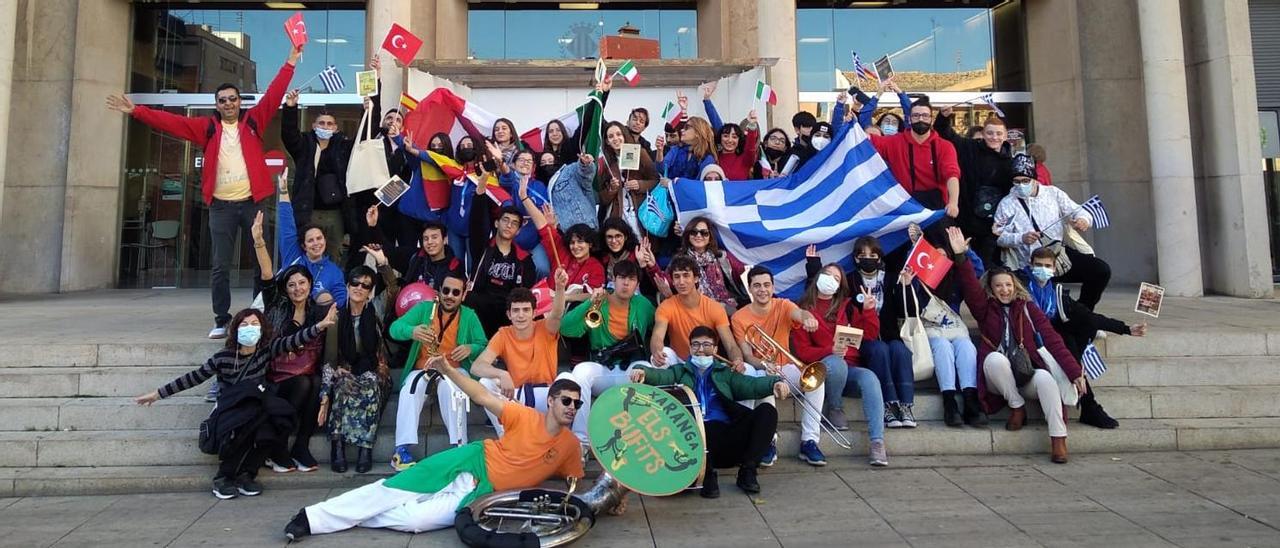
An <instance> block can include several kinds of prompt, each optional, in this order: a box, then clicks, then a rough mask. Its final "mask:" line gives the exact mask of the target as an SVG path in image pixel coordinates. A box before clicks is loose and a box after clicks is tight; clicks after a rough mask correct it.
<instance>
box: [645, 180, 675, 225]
mask: <svg viewBox="0 0 1280 548" xmlns="http://www.w3.org/2000/svg"><path fill="white" fill-rule="evenodd" d="M670 192H671V191H670V190H668V189H667V186H666V185H664V184H658V185H657V186H655V187H653V190H651V191H649V195H648V196H646V197H645V198H644V202H643V203H641V204H640V207H639V208H638V209H637V210H636V218H638V219H639V220H640V225H641V226H643V227H644V229H645V231H646V232H648V233H649V234H652V235H654V236H657V237H659V238H662V237H665V236H666V235H667V233H668V232H670V231H671V225H672V224H673V223H675V221H676V212H675V208H674V207H672V204H671V195H670Z"/></svg>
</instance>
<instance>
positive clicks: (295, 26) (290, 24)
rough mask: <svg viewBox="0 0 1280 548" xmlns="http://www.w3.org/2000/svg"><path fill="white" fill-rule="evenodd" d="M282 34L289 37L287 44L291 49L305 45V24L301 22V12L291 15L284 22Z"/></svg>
mask: <svg viewBox="0 0 1280 548" xmlns="http://www.w3.org/2000/svg"><path fill="white" fill-rule="evenodd" d="M284 33H285V34H288V35H289V42H290V43H292V44H293V47H295V48H296V47H300V46H302V45H303V44H305V43H307V23H306V22H305V21H303V20H302V12H297V13H294V14H293V17H290V18H288V19H286V20H285V22H284Z"/></svg>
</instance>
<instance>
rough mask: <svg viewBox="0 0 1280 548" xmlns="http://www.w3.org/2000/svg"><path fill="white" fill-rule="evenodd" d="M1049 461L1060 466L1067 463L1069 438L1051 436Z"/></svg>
mask: <svg viewBox="0 0 1280 548" xmlns="http://www.w3.org/2000/svg"><path fill="white" fill-rule="evenodd" d="M1049 460H1051V461H1053V462H1056V463H1058V464H1064V463H1066V462H1067V437H1066V436H1051V437H1050V438H1049Z"/></svg>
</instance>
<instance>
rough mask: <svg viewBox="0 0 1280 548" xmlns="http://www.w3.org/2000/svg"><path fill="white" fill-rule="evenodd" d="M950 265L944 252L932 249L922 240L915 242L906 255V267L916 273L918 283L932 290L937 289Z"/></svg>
mask: <svg viewBox="0 0 1280 548" xmlns="http://www.w3.org/2000/svg"><path fill="white" fill-rule="evenodd" d="M951 264H952V263H951V259H950V258H948V257H947V254H946V253H945V252H943V251H942V250H941V249H938V248H936V247H933V245H931V244H930V243H929V242H928V241H926V240H925V239H924V238H920V239H919V240H917V241H916V245H915V246H913V247H912V248H911V253H910V254H909V255H907V267H908V268H910V269H911V271H912V272H915V273H916V276H917V277H918V278H920V281H922V282H924V284H925V285H927V286H929V287H932V288H934V289H937V288H938V282H941V281H942V277H943V276H946V275H947V271H948V270H951Z"/></svg>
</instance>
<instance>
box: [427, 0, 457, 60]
mask: <svg viewBox="0 0 1280 548" xmlns="http://www.w3.org/2000/svg"><path fill="white" fill-rule="evenodd" d="M416 4H417V3H416V2H415V5H416ZM435 4H436V27H435V37H436V54H435V58H436V59H466V58H467V55H469V53H470V52H469V51H467V26H468V25H467V14H468V11H469V10H468V8H467V0H436V2H435Z"/></svg>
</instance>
